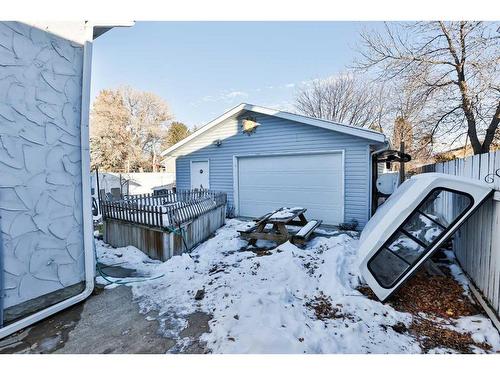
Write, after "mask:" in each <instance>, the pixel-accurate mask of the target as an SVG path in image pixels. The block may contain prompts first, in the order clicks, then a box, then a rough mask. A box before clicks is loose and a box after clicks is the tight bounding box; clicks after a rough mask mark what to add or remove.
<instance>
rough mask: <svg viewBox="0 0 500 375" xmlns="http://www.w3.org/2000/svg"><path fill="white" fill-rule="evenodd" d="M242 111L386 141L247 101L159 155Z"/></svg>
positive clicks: (378, 135) (366, 131)
mask: <svg viewBox="0 0 500 375" xmlns="http://www.w3.org/2000/svg"><path fill="white" fill-rule="evenodd" d="M243 111H251V112H256V113H261V114H264V115H269V116H275V117H280V118H283V119H286V120H290V121H295V122H300V123H303V124H308V125H312V126H317V127H320V128H323V129H328V130H332V131H337V132H340V133H345V134H350V135H353V136H356V137H360V138H365V139H369V140H372V141H375V142H378V143H384V142H386V137H385V135H384V134H382V133H379V132H377V131H375V130H370V129H365V128H360V127H357V126H353V125H346V124H341V123H338V122H334V121H329V120H323V119H318V118H314V117H309V116H304V115H299V114H295V113H291V112H285V111H278V110H275V109H271V108H266V107H261V106H257V105H253V104H248V103H241V104H239V105H237V106H236V107H234V108H232V109H230V110H228V111H227V112H225V113H224V114H222V115H221V116H219V117H217V118H216V119H214V120H212V121H210V122H209V123H207V124H206V125H204V126H203V127H201V128H200V129H198V130H197V131H195V132H194V133H193V134H191V135H190V136H189V137H186V138H184V139H183V140H182V141H180V142H177V143H176V144H175V145H173V146H171V147H169V148H168V149H166V150H165V151H163V152H162V153H161V156H167V155H168V154H170V153H171V152H172V151H174V150H176V149H178V148H180V147H182V146H183V145H185V144H186V143H188V142H190V141H191V140H193V139H194V138H197V137H198V136H200V135H201V134H203V133H205V132H206V131H207V130H210V129H212V128H213V127H215V126H217V125H218V124H220V123H221V122H223V121H224V120H227V119H228V118H230V117H232V116H234V115H236V114H238V113H240V112H243Z"/></svg>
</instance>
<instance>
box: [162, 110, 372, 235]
mask: <svg viewBox="0 0 500 375" xmlns="http://www.w3.org/2000/svg"><path fill="white" fill-rule="evenodd" d="M249 114H251V115H252V117H255V118H256V119H257V122H259V124H260V126H259V127H258V128H257V131H256V132H255V133H253V134H252V135H250V136H249V135H247V134H244V133H243V132H242V131H241V118H244V117H246V116H248V115H249ZM216 139H221V140H222V146H220V147H217V146H215V145H214V144H213V141H214V140H216ZM373 143H374V142H373V141H369V140H366V139H363V138H359V137H355V136H352V135H348V134H344V133H339V132H334V131H331V130H327V129H323V128H319V127H316V126H311V125H307V124H302V123H299V122H294V121H290V120H285V119H282V118H278V117H274V116H268V115H263V114H258V113H253V112H252V113H248V112H247V113H245V114H242V115H240V116H239V117H238V118H230V119H227V120H225V121H224V122H223V123H221V124H219V125H217V126H215V127H214V128H212V129H210V130H208V131H207V132H205V133H203V134H202V135H200V136H198V137H197V138H195V139H193V140H192V141H191V142H188V143H186V144H185V145H183V146H182V147H180V148H178V149H176V150H175V151H174V152H173V153H172V154H171V156H175V157H177V160H176V183H177V188H178V189H189V188H190V186H191V179H190V161H191V160H200V159H208V160H210V189H212V190H217V191H224V192H227V193H228V200H229V202H230V204H233V155H245V154H256V153H274V152H300V151H328V150H344V151H345V173H344V178H345V181H344V183H345V185H344V192H345V197H344V210H345V220H346V221H349V220H352V219H356V220H357V221H358V222H359V223H360V226H361V227H362V226H364V224H365V223H366V221H367V220H368V218H369V207H370V204H369V196H370V189H369V186H370V163H369V160H370V144H373Z"/></svg>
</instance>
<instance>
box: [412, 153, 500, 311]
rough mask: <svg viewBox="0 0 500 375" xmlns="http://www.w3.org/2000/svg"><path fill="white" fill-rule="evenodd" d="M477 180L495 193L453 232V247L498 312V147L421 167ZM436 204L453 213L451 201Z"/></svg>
mask: <svg viewBox="0 0 500 375" xmlns="http://www.w3.org/2000/svg"><path fill="white" fill-rule="evenodd" d="M420 171H421V173H426V172H433V171H435V172H439V173H446V174H452V175H456V176H464V177H468V178H472V179H475V180H480V181H482V182H484V183H487V184H489V185H490V186H491V187H492V188H494V189H495V190H496V194H495V195H494V197H493V198H492V199H489V200H488V201H487V202H485V204H484V205H483V206H482V207H481V208H479V209H478V210H477V211H476V213H474V215H472V216H471V217H470V218H469V220H467V222H466V223H465V224H464V225H463V226H462V228H461V229H460V230H459V231H458V232H457V233H456V234H455V236H454V239H453V249H454V251H455V255H456V257H457V260H458V262H459V263H460V265H461V266H462V269H463V270H464V272H465V273H467V275H468V276H469V277H470V279H471V280H472V281H473V282H474V284H475V286H476V287H477V288H478V289H479V290H480V291H481V293H482V294H483V296H484V297H485V299H486V300H487V301H488V303H489V304H490V305H491V307H492V308H493V310H494V311H495V312H496V314H497V316H499V315H500V151H496V152H490V153H489V154H482V155H474V156H469V157H467V158H465V159H455V160H451V161H448V162H444V163H436V164H433V165H428V166H424V167H422V168H420ZM439 205H440V206H438V208H439V211H440V212H441V214H442V215H443V216H444V217H445V218H449V217H451V216H452V215H453V210H454V205H453V201H448V200H443V201H441V202H439Z"/></svg>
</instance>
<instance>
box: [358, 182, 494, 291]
mask: <svg viewBox="0 0 500 375" xmlns="http://www.w3.org/2000/svg"><path fill="white" fill-rule="evenodd" d="M492 192H493V190H492V189H491V188H490V187H489V186H488V185H486V184H483V183H481V182H479V181H476V180H472V179H469V178H465V177H459V176H452V175H447V174H442V173H425V174H421V175H418V176H414V177H412V178H411V179H409V180H407V181H405V182H404V183H403V184H401V186H400V187H399V188H398V189H396V191H395V192H394V193H393V194H392V195H391V196H390V197H389V199H388V200H387V201H386V202H385V203H384V204H383V205H382V206H380V208H379V209H378V210H377V212H376V213H375V215H373V217H372V218H371V219H370V221H369V222H368V223H367V225H366V226H365V228H364V230H363V232H362V233H361V237H360V252H359V256H360V260H361V261H360V272H361V275H362V276H363V278H364V279H365V281H366V282H367V283H368V285H369V286H370V288H371V289H372V290H373V292H374V293H375V295H376V296H377V297H378V298H379V299H380V300H381V301H385V300H386V299H388V298H389V297H390V296H391V295H392V294H393V293H394V292H395V291H396V290H397V289H398V288H399V287H400V286H401V285H402V284H403V283H404V282H405V281H406V280H407V279H408V278H409V277H410V276H411V275H412V274H413V273H414V272H416V271H417V270H418V269H419V267H420V266H422V265H423V263H424V262H425V261H426V260H427V259H428V258H429V257H430V256H431V255H432V254H433V253H434V252H435V251H436V250H438V249H439V248H440V246H441V245H442V244H443V243H444V242H445V241H447V240H448V238H450V237H451V236H452V235H453V233H454V232H455V231H456V230H457V229H458V228H459V227H460V226H461V225H462V224H463V223H464V222H465V221H466V220H467V218H468V217H469V216H470V215H471V214H472V213H473V212H474V211H475V210H476V209H477V208H478V207H479V206H480V205H481V204H482V203H483V202H484V201H485V200H486V198H488V196H489V195H490V194H491V193H492ZM450 205H451V206H450ZM442 207H453V208H452V209H451V210H446V212H447V214H446V215H443V213H442V212H443V211H444V210H442Z"/></svg>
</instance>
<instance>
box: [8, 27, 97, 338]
mask: <svg viewBox="0 0 500 375" xmlns="http://www.w3.org/2000/svg"><path fill="white" fill-rule="evenodd" d="M92 33H93V28H92V27H91V26H89V27H86V28H85V38H86V41H85V43H84V45H83V71H82V107H81V110H80V116H81V126H80V137H81V139H80V142H81V159H82V160H81V163H82V164H81V167H82V200H83V201H82V210H83V218H82V223H83V248H84V254H85V289H84V290H83V292H82V293H80V294H77V295H76V296H73V297H70V298H68V299H66V300H64V301H61V302H59V303H57V304H55V305H52V306H49V307H47V308H45V309H43V310H40V311H38V312H36V313H34V314H32V315H29V316H27V317H26V318H23V319H21V320H18V321H16V322H13V323H11V324H9V325H7V326H5V327H4V328H2V329H0V339H1V338H3V337H5V336H8V335H10V334H12V333H14V332H16V331H18V330H20V329H23V328H25V327H27V326H29V325H31V324H33V323H36V322H38V321H40V320H42V319H45V318H46V317H48V316H50V315H52V314H55V313H57V312H59V311H61V310H63V309H66V308H68V307H70V306H72V305H74V304H76V303H78V302H81V301H83V300H85V299H86V298H87V297H88V296H89V295H90V294H91V293H92V291H93V290H94V276H95V260H94V248H93V245H94V242H93V241H94V240H93V230H92V208H91V195H90V151H89V150H90V146H89V109H90V104H89V103H90V79H91V68H92Z"/></svg>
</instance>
